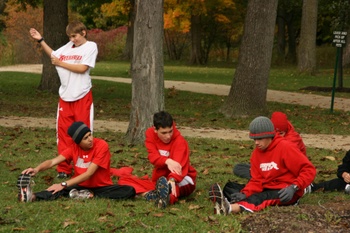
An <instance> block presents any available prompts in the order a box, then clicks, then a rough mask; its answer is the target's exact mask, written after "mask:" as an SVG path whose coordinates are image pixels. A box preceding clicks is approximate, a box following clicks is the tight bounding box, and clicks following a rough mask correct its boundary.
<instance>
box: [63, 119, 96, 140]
mask: <svg viewBox="0 0 350 233" xmlns="http://www.w3.org/2000/svg"><path fill="white" fill-rule="evenodd" d="M87 132H91V130H90V129H89V127H87V125H85V124H84V123H83V122H81V121H78V122H74V123H73V124H72V125H71V126H70V127H69V128H68V134H69V136H71V137H72V139H73V141H74V142H75V143H76V144H80V142H81V140H82V139H83V137H84V136H85V134H86V133H87Z"/></svg>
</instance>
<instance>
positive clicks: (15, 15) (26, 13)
mask: <svg viewBox="0 0 350 233" xmlns="http://www.w3.org/2000/svg"><path fill="white" fill-rule="evenodd" d="M6 14H7V15H6V17H5V20H4V21H5V23H6V29H5V30H4V31H3V40H2V43H1V44H0V52H1V54H2V56H1V58H0V64H1V65H9V64H33V63H41V62H42V56H43V53H42V51H41V47H40V45H39V44H38V43H37V42H36V41H35V40H33V39H32V38H31V37H30V35H29V29H30V28H31V27H34V28H36V29H37V30H38V31H39V32H41V33H42V32H43V9H42V8H32V7H31V6H27V7H26V10H23V9H22V8H21V7H20V5H18V4H16V3H14V1H9V3H8V4H7V7H6ZM126 32H127V27H119V28H117V29H113V30H110V31H103V30H101V29H92V30H89V31H88V40H91V41H94V42H96V43H97V45H98V49H99V54H98V58H97V59H98V60H112V59H114V60H116V59H118V58H119V56H121V54H122V51H123V48H124V45H125V38H126ZM42 34H43V33H42ZM67 41H68V38H67ZM48 44H49V42H48Z"/></svg>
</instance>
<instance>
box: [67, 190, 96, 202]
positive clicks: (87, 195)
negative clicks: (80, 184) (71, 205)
mask: <svg viewBox="0 0 350 233" xmlns="http://www.w3.org/2000/svg"><path fill="white" fill-rule="evenodd" d="M69 197H70V198H73V199H80V200H83V199H91V198H93V197H94V193H93V192H91V191H90V190H87V189H82V190H79V191H78V190H77V189H72V190H71V191H70V192H69Z"/></svg>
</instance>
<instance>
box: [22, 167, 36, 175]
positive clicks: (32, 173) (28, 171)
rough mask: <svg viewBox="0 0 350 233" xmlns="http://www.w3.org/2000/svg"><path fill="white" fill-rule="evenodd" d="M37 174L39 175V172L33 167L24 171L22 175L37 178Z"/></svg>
mask: <svg viewBox="0 0 350 233" xmlns="http://www.w3.org/2000/svg"><path fill="white" fill-rule="evenodd" d="M36 173H38V171H37V170H35V169H34V168H31V167H30V168H27V169H25V170H23V171H22V174H29V175H31V176H35V175H36Z"/></svg>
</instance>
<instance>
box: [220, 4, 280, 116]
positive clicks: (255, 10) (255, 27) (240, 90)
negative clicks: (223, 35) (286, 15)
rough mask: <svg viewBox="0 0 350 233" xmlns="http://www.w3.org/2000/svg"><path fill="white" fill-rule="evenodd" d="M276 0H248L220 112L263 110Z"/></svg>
mask: <svg viewBox="0 0 350 233" xmlns="http://www.w3.org/2000/svg"><path fill="white" fill-rule="evenodd" d="M277 3H278V0H270V1H261V0H249V2H248V8H247V15H246V18H245V23H244V34H243V38H242V43H241V46H240V53H239V61H238V65H237V69H236V72H235V75H234V78H233V82H232V85H231V89H230V93H229V96H228V98H227V99H226V101H225V103H224V105H223V107H222V108H221V112H222V113H224V114H225V115H226V116H228V117H233V116H237V117H245V116H252V115H257V114H264V113H265V111H266V94H267V83H268V78H269V72H270V66H271V57H272V48H273V39H274V29H275V23H276V15H277Z"/></svg>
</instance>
